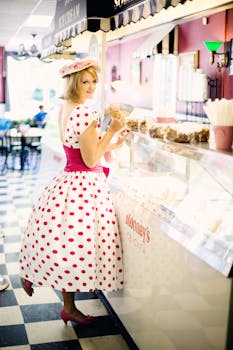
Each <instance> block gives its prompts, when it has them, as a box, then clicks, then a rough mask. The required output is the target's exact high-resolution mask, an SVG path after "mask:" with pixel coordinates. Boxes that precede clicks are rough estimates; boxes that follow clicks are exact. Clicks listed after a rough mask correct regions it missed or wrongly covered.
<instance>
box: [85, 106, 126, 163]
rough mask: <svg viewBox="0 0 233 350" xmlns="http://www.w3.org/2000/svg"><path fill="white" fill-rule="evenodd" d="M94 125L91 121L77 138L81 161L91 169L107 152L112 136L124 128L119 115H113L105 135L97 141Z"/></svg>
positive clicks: (122, 120) (122, 119)
mask: <svg viewBox="0 0 233 350" xmlns="http://www.w3.org/2000/svg"><path fill="white" fill-rule="evenodd" d="M96 123H97V122H95V121H93V122H92V124H91V125H89V126H88V128H87V129H86V130H85V131H84V132H83V133H82V134H81V135H80V138H79V144H80V151H81V155H82V159H83V161H84V163H85V164H86V166H88V167H89V168H93V167H94V166H95V165H96V164H97V163H98V162H99V160H100V158H101V157H102V156H103V155H104V153H105V152H106V151H107V150H108V148H109V146H110V144H111V140H112V138H113V136H114V135H115V134H116V133H117V132H118V131H120V130H121V129H123V128H124V127H125V126H126V123H125V121H124V118H123V117H122V116H121V115H120V113H119V114H117V115H115V116H114V117H113V119H112V121H111V123H110V125H109V128H108V130H107V131H106V133H105V135H104V136H103V137H102V139H101V140H99V138H98V134H97V131H96Z"/></svg>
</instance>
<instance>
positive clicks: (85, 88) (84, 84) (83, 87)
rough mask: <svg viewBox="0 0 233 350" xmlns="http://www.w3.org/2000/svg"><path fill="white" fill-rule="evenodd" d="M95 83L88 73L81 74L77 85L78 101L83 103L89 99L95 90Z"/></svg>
mask: <svg viewBox="0 0 233 350" xmlns="http://www.w3.org/2000/svg"><path fill="white" fill-rule="evenodd" d="M96 84H97V81H96V79H95V78H94V77H93V75H92V74H90V73H89V72H86V71H85V72H83V74H82V76H81V79H80V85H79V99H80V100H81V102H84V101H85V100H86V99H91V98H93V96H94V93H95V90H96Z"/></svg>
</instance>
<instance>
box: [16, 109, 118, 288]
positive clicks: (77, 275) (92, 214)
mask: <svg viewBox="0 0 233 350" xmlns="http://www.w3.org/2000/svg"><path fill="white" fill-rule="evenodd" d="M93 120H96V121H98V116H97V113H96V112H94V111H92V110H91V109H90V107H87V106H84V105H79V106H76V107H75V109H74V110H73V111H72V113H71V115H70V117H69V119H68V122H67V126H66V131H65V141H64V145H65V146H67V147H72V148H79V141H78V140H79V135H80V134H81V133H82V132H83V131H84V130H85V129H86V128H87V126H88V125H90V123H92V122H93ZM97 130H98V131H100V126H99V125H98V127H97ZM20 275H21V277H23V278H26V279H28V280H29V281H31V282H33V283H35V284H37V285H39V286H50V287H52V288H54V289H57V290H62V291H67V292H71V291H73V292H74V291H81V292H91V291H93V290H95V289H101V290H105V291H113V290H117V289H120V288H122V287H123V270H122V249H121V240H120V235H119V231H118V225H117V221H116V215H115V211H114V208H113V203H112V199H111V194H110V191H109V188H108V185H107V180H106V176H105V175H104V173H102V172H101V173H98V172H91V171H69V172H67V171H65V170H63V171H61V172H60V174H58V175H57V176H56V177H55V178H54V179H53V180H52V181H51V182H50V183H49V184H48V185H47V186H46V187H45V189H44V190H43V191H42V194H41V196H40V198H39V200H38V203H37V204H36V205H35V206H34V208H33V211H32V214H31V216H30V218H29V221H28V225H27V228H26V230H25V232H24V235H23V240H22V247H21V252H20Z"/></svg>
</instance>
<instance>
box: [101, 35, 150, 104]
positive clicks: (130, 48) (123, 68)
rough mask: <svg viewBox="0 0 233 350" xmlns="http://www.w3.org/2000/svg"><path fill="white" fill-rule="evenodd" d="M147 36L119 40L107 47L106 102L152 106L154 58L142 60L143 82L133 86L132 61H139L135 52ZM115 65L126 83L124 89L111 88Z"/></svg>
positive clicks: (118, 73)
mask: <svg viewBox="0 0 233 350" xmlns="http://www.w3.org/2000/svg"><path fill="white" fill-rule="evenodd" d="M147 37H148V35H146V36H142V37H140V38H137V39H132V40H128V41H125V42H123V43H120V42H119V43H117V44H115V45H111V46H109V47H108V48H107V56H106V61H107V70H106V103H111V102H117V103H127V104H131V105H133V106H135V107H144V108H152V89H151V84H152V67H153V65H152V59H145V60H142V61H141V84H140V85H139V84H138V85H133V86H132V63H134V62H137V61H138V60H137V59H135V58H134V57H133V54H134V52H135V51H136V50H137V48H138V47H139V46H140V45H142V43H143V42H144V40H145V38H147ZM114 65H116V66H117V75H118V76H119V75H120V77H121V79H122V80H123V81H124V83H125V85H124V88H123V89H122V91H113V90H112V89H111V82H112V80H111V69H112V67H113V66H114Z"/></svg>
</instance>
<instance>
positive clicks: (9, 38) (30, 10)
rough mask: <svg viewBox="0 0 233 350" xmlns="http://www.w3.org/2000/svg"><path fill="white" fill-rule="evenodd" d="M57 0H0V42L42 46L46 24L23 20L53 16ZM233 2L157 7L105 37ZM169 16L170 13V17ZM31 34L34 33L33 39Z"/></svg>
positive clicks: (9, 46) (200, 0)
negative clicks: (153, 12) (28, 24)
mask: <svg viewBox="0 0 233 350" xmlns="http://www.w3.org/2000/svg"><path fill="white" fill-rule="evenodd" d="M56 2H57V1H56V0H0V46H3V47H5V50H6V51H18V49H19V47H20V44H24V46H25V49H26V50H29V49H30V47H31V45H32V44H33V43H35V44H36V46H37V47H38V49H39V50H40V49H41V39H42V38H43V36H44V35H45V34H47V33H48V32H49V28H41V27H24V26H23V24H24V22H25V20H26V19H27V18H28V17H29V15H46V16H48V15H49V16H54V15H55V10H56ZM232 6H233V1H232V0H192V1H187V3H185V5H178V6H176V7H175V8H173V7H172V6H170V8H169V9H168V10H165V11H160V13H159V14H156V15H155V16H150V17H151V18H147V19H146V20H140V21H139V22H138V23H135V24H130V25H128V26H126V27H122V28H120V29H118V30H115V31H113V32H109V33H107V41H109V42H110V41H111V40H114V39H117V38H122V37H124V36H125V35H126V36H127V35H130V34H132V33H136V32H140V31H141V30H143V29H146V28H148V27H149V28H151V27H153V26H155V25H156V24H157V25H158V24H162V23H164V22H168V21H173V20H175V19H177V18H183V17H184V16H185V17H186V16H187V17H189V16H190V15H192V14H197V13H199V14H200V13H202V14H205V11H206V10H210V9H211V10H212V11H216V10H217V9H218V11H219V10H223V9H226V8H229V7H232ZM169 16H170V17H169ZM32 34H36V37H35V40H34V41H33V36H32Z"/></svg>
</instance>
